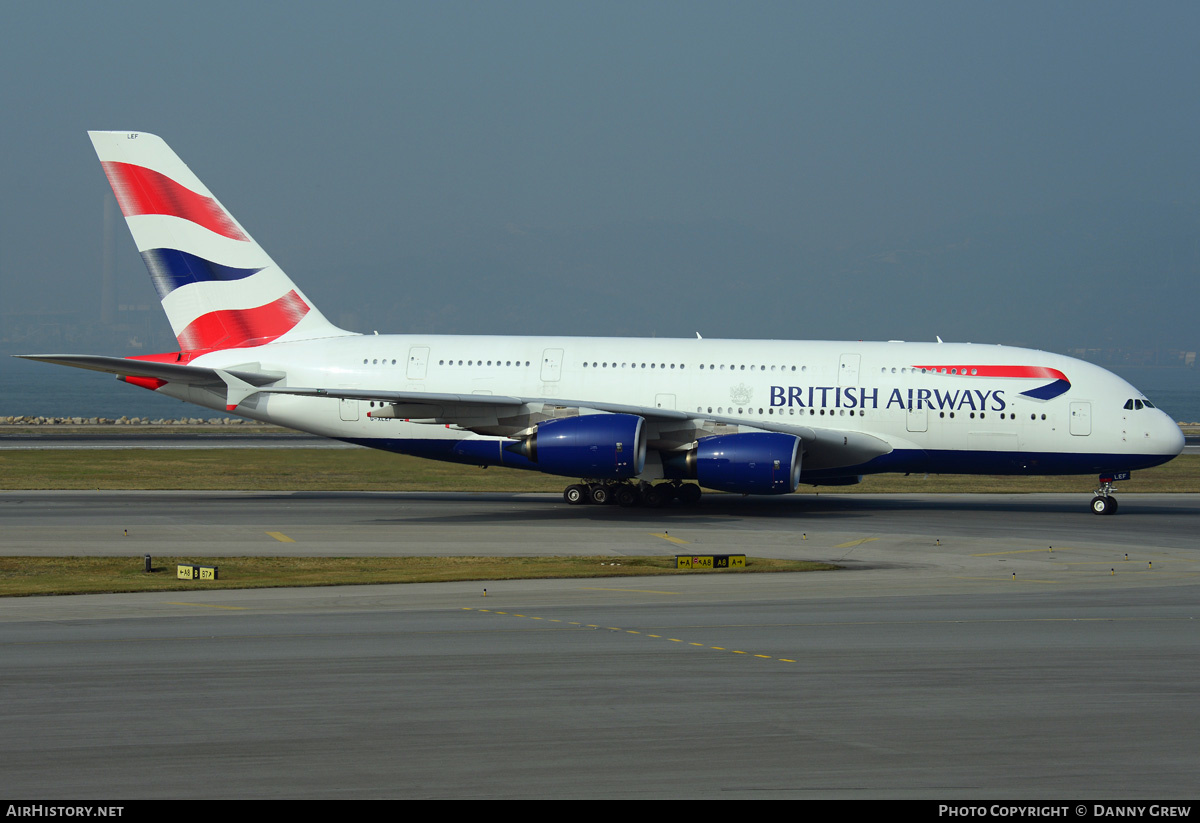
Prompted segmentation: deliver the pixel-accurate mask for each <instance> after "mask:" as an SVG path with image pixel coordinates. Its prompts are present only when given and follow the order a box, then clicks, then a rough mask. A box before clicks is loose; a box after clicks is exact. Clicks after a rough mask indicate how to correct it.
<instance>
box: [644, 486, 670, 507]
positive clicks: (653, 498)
mask: <svg viewBox="0 0 1200 823" xmlns="http://www.w3.org/2000/svg"><path fill="white" fill-rule="evenodd" d="M673 496H674V495H672V494H671V488H670V486H664V485H658V486H648V487H647V488H646V490H645V491H643V492H642V502H644V503H645V504H646V505H647V506H649V507H650V508H652V509H661V508H662V507H663V506H665V505H667V504H668V503H670V502H671V498H672V497H673Z"/></svg>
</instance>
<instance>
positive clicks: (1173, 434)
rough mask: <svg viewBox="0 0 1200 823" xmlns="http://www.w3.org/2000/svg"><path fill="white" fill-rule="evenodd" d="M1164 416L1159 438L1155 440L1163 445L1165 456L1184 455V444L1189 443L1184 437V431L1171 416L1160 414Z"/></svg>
mask: <svg viewBox="0 0 1200 823" xmlns="http://www.w3.org/2000/svg"><path fill="white" fill-rule="evenodd" d="M1159 413H1160V414H1161V415H1162V419H1161V422H1162V426H1161V427H1160V432H1159V435H1158V437H1156V438H1155V439H1156V440H1157V441H1158V443H1159V445H1161V447H1162V450H1163V452H1164V453H1165V454H1171V455H1178V454H1182V453H1183V447H1184V444H1185V443H1186V442H1187V441H1186V440H1184V437H1183V430H1182V429H1180V428H1179V426H1178V425H1177V424H1176V423H1175V421H1174V420H1172V419H1171V416H1170V415H1168V414H1166V413H1164V412H1161V411H1160V412H1159Z"/></svg>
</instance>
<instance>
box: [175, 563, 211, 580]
mask: <svg viewBox="0 0 1200 823" xmlns="http://www.w3.org/2000/svg"><path fill="white" fill-rule="evenodd" d="M175 576H176V577H178V578H179V579H180V580H216V579H217V567H216V566H191V565H187V564H184V563H180V564H179V565H178V566H176V567H175Z"/></svg>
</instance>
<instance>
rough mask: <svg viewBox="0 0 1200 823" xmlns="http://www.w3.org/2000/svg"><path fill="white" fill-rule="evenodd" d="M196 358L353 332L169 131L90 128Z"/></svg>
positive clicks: (178, 331)
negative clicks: (242, 218)
mask: <svg viewBox="0 0 1200 823" xmlns="http://www.w3.org/2000/svg"><path fill="white" fill-rule="evenodd" d="M88 135H89V136H90V137H91V139H92V145H93V147H94V148H95V149H96V154H97V155H98V156H99V158H100V163H101V165H102V166H103V167H104V173H105V174H106V175H108V182H109V183H110V184H111V185H112V189H113V193H114V194H115V195H116V196H117V203H118V204H120V206H121V212H122V213H123V214H124V215H125V221H126V223H128V224H129V231H130V232H131V233H132V234H133V239H134V242H135V243H137V248H138V251H139V252H140V253H141V255H142V259H143V260H145V261H146V268H147V269H149V270H150V279H151V280H152V281H153V282H154V288H155V289H157V290H158V296H159V298H160V299H161V300H162V305H163V310H164V311H166V313H167V318H168V319H169V320H170V322H171V328H172V330H174V332H175V337H176V338H177V339H178V340H179V348H180V351H181V352H182V353H184V355H186V356H187V359H191V358H192V357H194V356H196V355H198V354H200V353H203V352H206V351H217V350H222V349H237V348H245V347H249V346H261V345H264V344H266V343H271V342H274V341H276V340H307V339H312V338H318V337H332V336H337V335H344V334H346V332H344V331H342V330H341V329H339V328H337V327H336V326H334V325H333V324H332V323H330V322H329V321H328V320H326V319H325V317H324V316H322V314H321V313H320V312H319V311H318V310H317V309H316V307H315V306H313V304H312V302H311V301H310V300H309V299H308V298H307V297H305V296H304V294H303V293H302V292H301V291H300V289H298V288H297V287H296V285H295V284H294V283H293V282H292V281H291V280H290V279H289V278H288V276H287V275H286V274H284V272H283V270H282V269H281V268H279V266H277V265H276V264H275V262H274V261H273V260H272V259H271V258H270V256H269V255H268V254H267V253H266V252H265V251H264V250H263V248H262V247H261V246H259V245H258V243H256V242H254V239H253V238H251V237H250V234H249V232H247V231H246V230H245V229H244V228H242V226H241V225H240V224H239V223H238V222H237V220H235V219H234V218H233V216H232V215H231V214H230V213H229V212H228V211H227V210H226V209H225V207H224V206H222V205H221V203H220V202H219V201H218V200H217V199H216V198H215V197H213V195H212V193H211V192H210V191H209V190H208V189H207V188H206V187H205V185H204V184H203V183H201V182H200V180H199V178H197V177H196V175H195V174H193V173H192V171H191V169H189V168H188V167H187V166H186V165H185V164H184V162H183V161H182V160H180V159H179V157H178V156H177V155H176V154H175V152H173V151H172V150H171V148H170V147H169V146H168V145H167V144H166V143H165V142H164V141H163V140H162V139H161V138H159V137H157V136H155V135H153V134H146V133H142V132H116V131H93V132H88Z"/></svg>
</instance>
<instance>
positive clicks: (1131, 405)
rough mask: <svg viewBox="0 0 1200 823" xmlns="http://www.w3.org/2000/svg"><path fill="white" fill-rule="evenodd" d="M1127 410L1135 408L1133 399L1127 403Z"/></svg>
mask: <svg viewBox="0 0 1200 823" xmlns="http://www.w3.org/2000/svg"><path fill="white" fill-rule="evenodd" d="M1125 408H1127V409H1132V408H1133V398H1132V397H1131V398H1129V399H1128V400H1126V401H1125Z"/></svg>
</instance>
